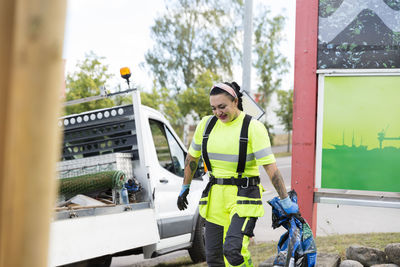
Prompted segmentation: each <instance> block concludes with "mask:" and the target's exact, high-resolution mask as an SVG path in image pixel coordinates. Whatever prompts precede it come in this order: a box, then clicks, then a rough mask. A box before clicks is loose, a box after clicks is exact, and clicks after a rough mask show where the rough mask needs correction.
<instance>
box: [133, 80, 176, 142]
mask: <svg viewBox="0 0 400 267" xmlns="http://www.w3.org/2000/svg"><path fill="white" fill-rule="evenodd" d="M140 98H141V102H142V104H143V105H146V106H149V107H151V108H154V109H156V110H158V111H160V112H161V113H163V115H164V116H165V117H166V119H167V120H168V121H169V122H170V123H171V126H172V127H173V128H174V130H175V131H176V132H177V134H178V135H179V136H182V127H181V126H182V125H183V116H182V113H181V112H180V110H179V107H178V104H177V101H176V99H174V96H173V95H172V94H171V92H169V91H168V89H167V88H165V87H163V88H161V89H159V90H157V89H156V87H155V85H154V86H153V89H152V91H151V92H150V93H148V92H141V93H140Z"/></svg>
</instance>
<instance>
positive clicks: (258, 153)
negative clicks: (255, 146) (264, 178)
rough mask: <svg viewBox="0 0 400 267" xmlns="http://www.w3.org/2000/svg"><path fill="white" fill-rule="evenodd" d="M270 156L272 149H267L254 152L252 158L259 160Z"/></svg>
mask: <svg viewBox="0 0 400 267" xmlns="http://www.w3.org/2000/svg"><path fill="white" fill-rule="evenodd" d="M271 154H272V149H271V147H267V148H264V149H261V150H258V151H256V152H254V156H255V157H256V159H261V158H264V157H266V156H269V155H271Z"/></svg>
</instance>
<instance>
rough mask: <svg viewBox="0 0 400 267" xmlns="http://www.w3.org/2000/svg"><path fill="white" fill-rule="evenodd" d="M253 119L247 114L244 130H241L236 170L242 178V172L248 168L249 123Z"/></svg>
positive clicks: (243, 125)
mask: <svg viewBox="0 0 400 267" xmlns="http://www.w3.org/2000/svg"><path fill="white" fill-rule="evenodd" d="M250 121H251V116H250V115H248V114H246V116H245V117H244V119H243V124H242V130H241V131H240V140H239V159H238V166H237V169H236V172H237V173H238V174H239V176H238V178H242V173H243V172H244V169H245V168H246V158H247V144H248V142H249V125H250Z"/></svg>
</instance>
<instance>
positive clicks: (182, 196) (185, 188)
mask: <svg viewBox="0 0 400 267" xmlns="http://www.w3.org/2000/svg"><path fill="white" fill-rule="evenodd" d="M189 188H190V184H183V185H182V189H181V192H180V193H179V196H178V203H177V205H178V209H180V210H185V209H187V205H188V204H189V203H188V201H187V198H186V197H187V195H188V194H189Z"/></svg>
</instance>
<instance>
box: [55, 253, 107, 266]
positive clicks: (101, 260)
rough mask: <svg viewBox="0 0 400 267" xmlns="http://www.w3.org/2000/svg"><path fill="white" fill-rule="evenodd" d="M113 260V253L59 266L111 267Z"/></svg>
mask: <svg viewBox="0 0 400 267" xmlns="http://www.w3.org/2000/svg"><path fill="white" fill-rule="evenodd" d="M111 261H112V256H111V255H105V256H101V257H98V258H94V259H90V260H84V261H80V262H75V263H71V264H67V265H62V266H59V267H110V266H111Z"/></svg>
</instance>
